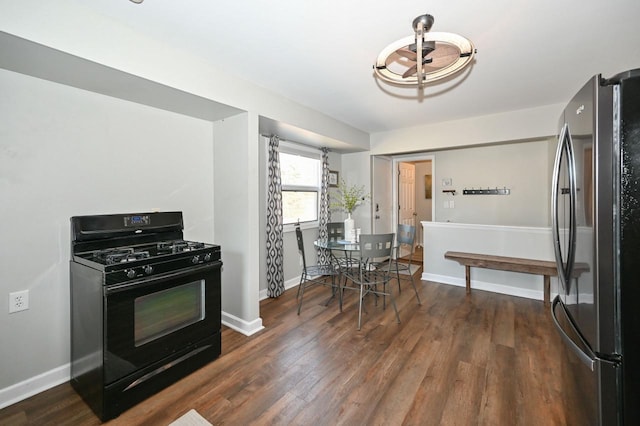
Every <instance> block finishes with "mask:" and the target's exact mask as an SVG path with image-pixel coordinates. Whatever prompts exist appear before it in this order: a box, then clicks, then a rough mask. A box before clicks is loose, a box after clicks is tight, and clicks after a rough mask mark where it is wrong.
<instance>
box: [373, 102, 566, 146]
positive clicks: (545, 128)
mask: <svg viewBox="0 0 640 426" xmlns="http://www.w3.org/2000/svg"><path fill="white" fill-rule="evenodd" d="M480 101H481V100H476V102H480ZM563 109H564V105H563V104H554V105H546V106H541V107H536V108H530V109H523V110H517V111H508V112H504V113H500V114H490V115H483V116H479V117H471V118H465V119H461V120H454V121H445V122H442V123H435V124H428V125H423V126H416V127H409V128H406V129H398V130H393V131H388V132H380V133H374V134H372V135H371V153H372V154H375V155H382V154H399V153H405V152H419V151H434V150H442V149H450V148H453V147H464V146H473V145H484V144H494V143H498V142H510V141H523V140H528V139H539V138H546V137H549V136H553V135H555V134H556V125H557V123H558V118H559V117H560V114H562V110H563Z"/></svg>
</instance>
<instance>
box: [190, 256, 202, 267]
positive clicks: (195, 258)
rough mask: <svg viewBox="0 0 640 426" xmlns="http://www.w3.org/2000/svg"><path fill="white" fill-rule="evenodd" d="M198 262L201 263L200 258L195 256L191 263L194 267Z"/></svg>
mask: <svg viewBox="0 0 640 426" xmlns="http://www.w3.org/2000/svg"><path fill="white" fill-rule="evenodd" d="M198 262H200V256H193V257H192V258H191V263H193V264H194V265H195V264H196V263H198Z"/></svg>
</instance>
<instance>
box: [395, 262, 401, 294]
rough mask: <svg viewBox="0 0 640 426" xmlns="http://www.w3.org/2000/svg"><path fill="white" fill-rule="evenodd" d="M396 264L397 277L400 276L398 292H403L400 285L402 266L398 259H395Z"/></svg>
mask: <svg viewBox="0 0 640 426" xmlns="http://www.w3.org/2000/svg"><path fill="white" fill-rule="evenodd" d="M395 264H396V277H398V294H400V293H402V287H400V267H399V266H398V259H396V260H395Z"/></svg>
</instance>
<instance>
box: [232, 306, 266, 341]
mask: <svg viewBox="0 0 640 426" xmlns="http://www.w3.org/2000/svg"><path fill="white" fill-rule="evenodd" d="M222 324H223V325H226V326H227V327H229V328H231V329H233V330H235V331H237V332H238V333H242V334H244V335H245V336H251V335H253V334H255V333H257V332H258V331H260V330H262V329H263V328H264V327H263V326H262V318H260V317H258V318H256V319H255V320H253V321H245V320H243V319H242V318H238V317H236V316H234V315H231V314H228V313H226V312H224V311H222Z"/></svg>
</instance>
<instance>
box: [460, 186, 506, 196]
mask: <svg viewBox="0 0 640 426" xmlns="http://www.w3.org/2000/svg"><path fill="white" fill-rule="evenodd" d="M462 194H463V195H509V194H511V190H510V189H509V188H507V187H504V188H497V187H496V188H493V189H491V188H487V189H475V188H471V189H467V188H465V189H464V190H463V191H462Z"/></svg>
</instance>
